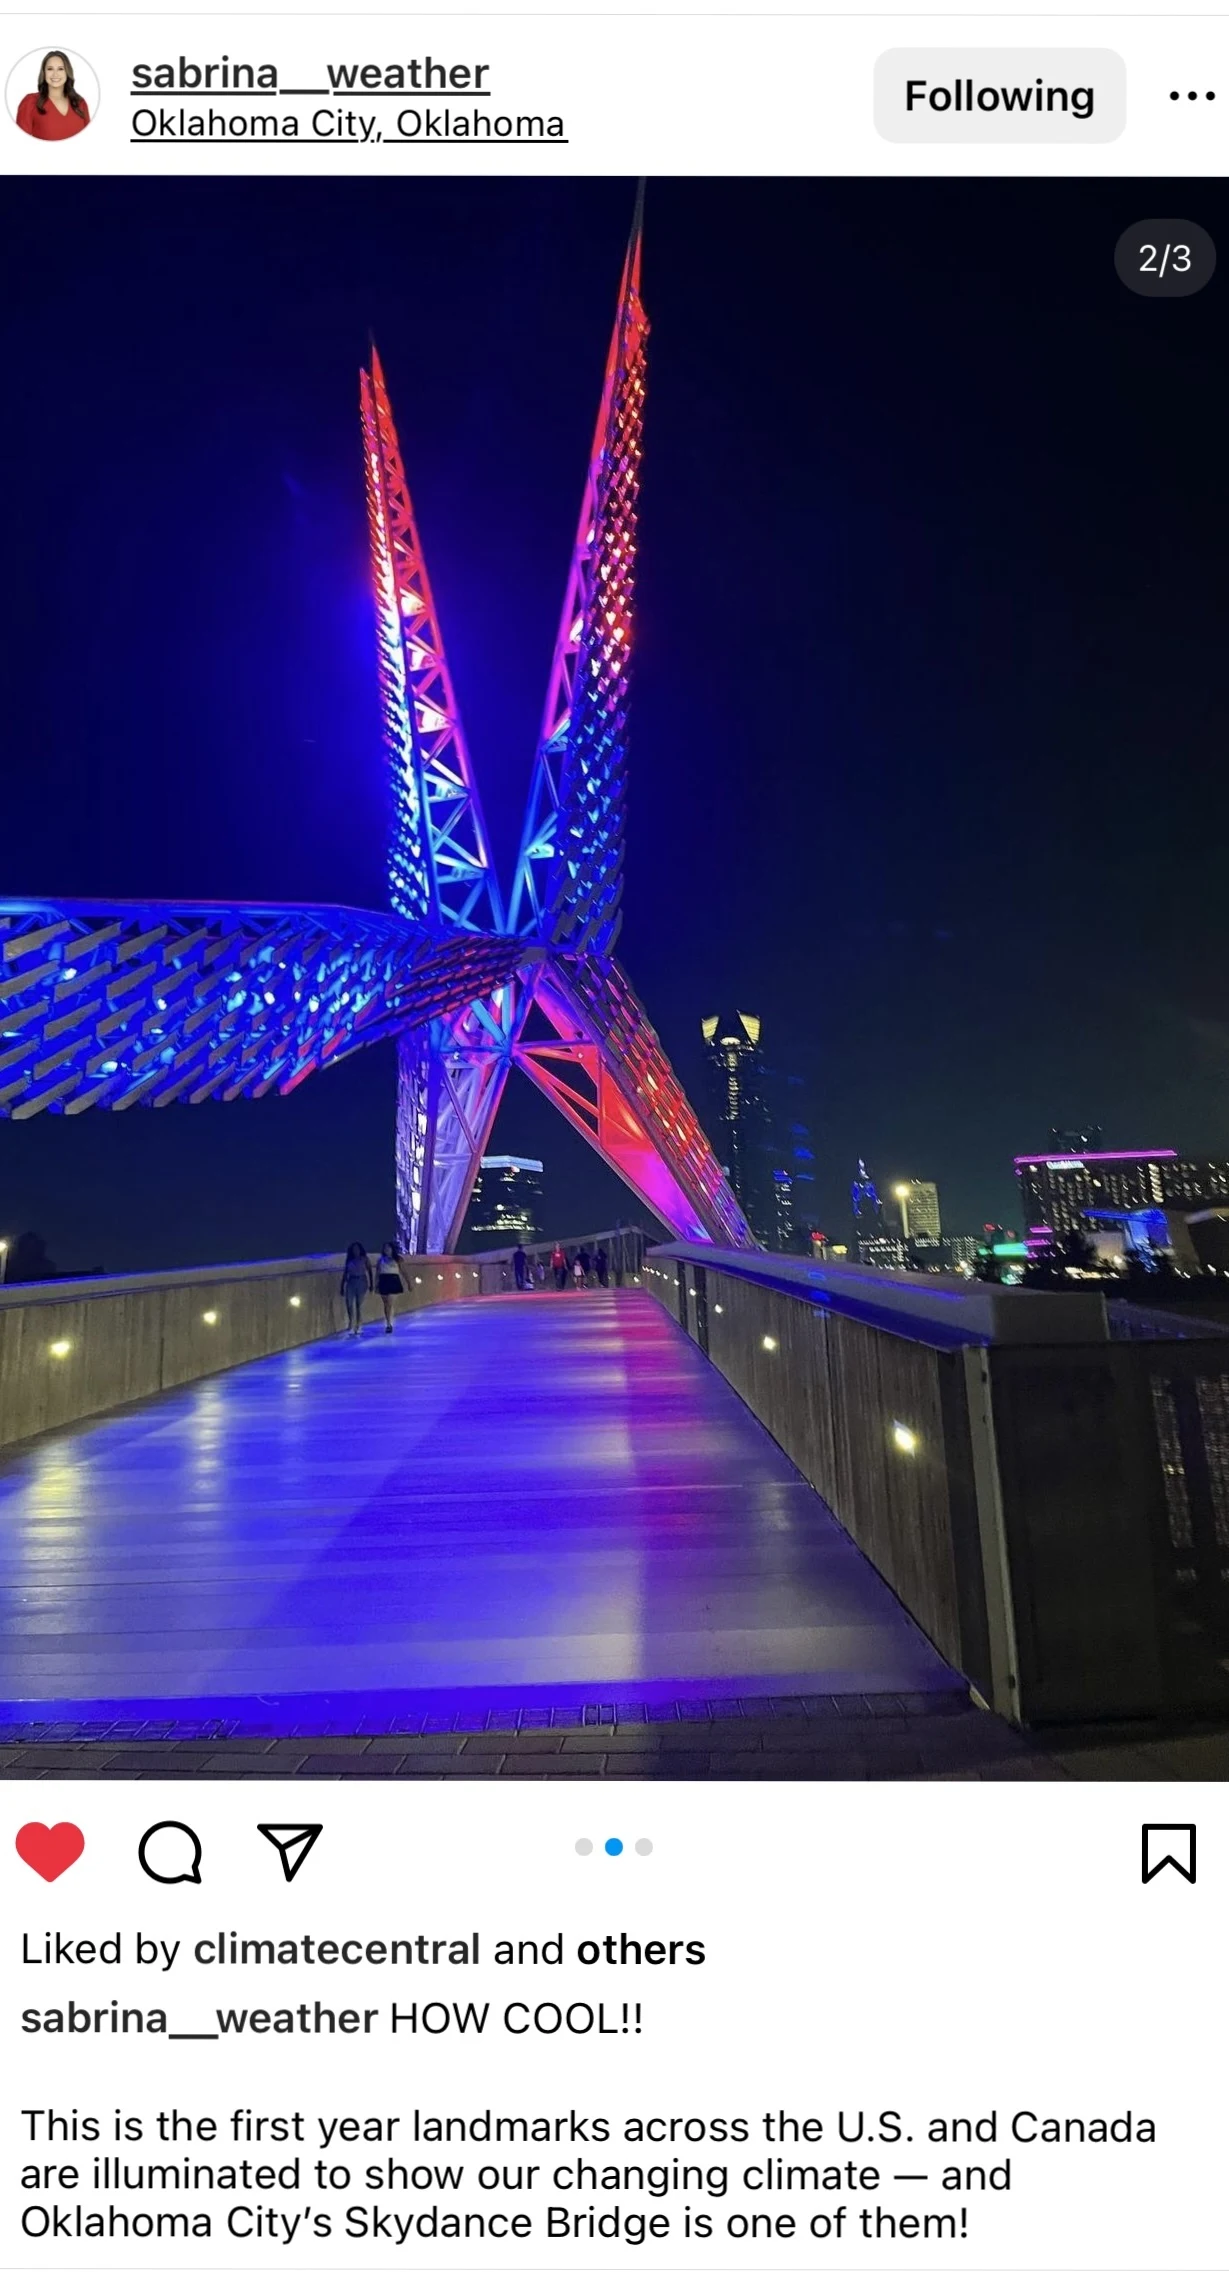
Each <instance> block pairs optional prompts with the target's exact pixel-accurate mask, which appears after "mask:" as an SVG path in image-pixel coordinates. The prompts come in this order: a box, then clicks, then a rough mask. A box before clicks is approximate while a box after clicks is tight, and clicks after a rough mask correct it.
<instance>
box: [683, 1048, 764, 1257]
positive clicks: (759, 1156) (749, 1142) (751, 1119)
mask: <svg viewBox="0 0 1229 2292" xmlns="http://www.w3.org/2000/svg"><path fill="white" fill-rule="evenodd" d="M700 1031H701V1033H702V1034H703V1037H704V1043H705V1051H706V1059H707V1066H708V1083H709V1111H710V1119H711V1124H712V1133H713V1146H714V1149H715V1151H716V1155H717V1159H718V1161H719V1162H720V1163H721V1164H722V1166H723V1168H724V1170H725V1172H726V1175H727V1177H728V1178H729V1181H730V1184H731V1186H732V1187H733V1189H734V1193H735V1196H736V1198H737V1201H738V1203H739V1206H740V1208H741V1210H742V1213H743V1216H744V1217H745V1218H746V1220H747V1222H748V1224H749V1225H750V1227H751V1231H752V1233H753V1234H754V1235H755V1236H756V1239H757V1240H759V1241H763V1242H771V1241H775V1238H776V1225H777V1214H776V1212H777V1205H776V1200H775V1194H774V1188H775V1178H774V1169H773V1155H772V1132H771V1127H770V1123H769V1117H768V1102H767V1097H766V1088H765V1080H766V1078H765V1074H764V1061H763V1058H762V1055H761V1052H760V1022H759V1020H758V1018H755V1017H754V1016H753V1015H752V1014H751V1013H750V1012H748V1011H735V1012H733V1013H732V1014H731V1015H730V1016H728V1017H717V1018H712V1019H701V1021H700Z"/></svg>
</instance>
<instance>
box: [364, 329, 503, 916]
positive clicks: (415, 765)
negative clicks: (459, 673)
mask: <svg viewBox="0 0 1229 2292" xmlns="http://www.w3.org/2000/svg"><path fill="white" fill-rule="evenodd" d="M359 389H360V396H361V403H362V412H363V450H364V455H365V459H366V473H367V518H368V525H369V529H370V535H371V570H372V584H373V587H374V590H375V601H376V625H377V646H378V659H379V676H380V697H381V701H382V703H383V712H384V746H385V750H386V752H387V756H388V762H389V768H390V777H391V782H392V831H391V834H390V837H389V850H388V886H389V900H390V904H391V905H392V907H393V908H394V910H395V911H396V913H397V914H398V915H405V916H408V917H409V919H410V921H411V922H415V923H417V922H427V921H430V922H438V923H443V924H455V925H458V926H460V927H461V928H462V929H464V930H470V931H501V930H502V929H503V902H502V900H501V898H500V894H499V885H498V883H497V881H496V877H495V870H494V868H493V867H492V865H491V856H490V845H489V844H488V842H487V833H486V827H485V825H484V823H483V818H482V806H481V803H480V800H479V796H478V790H477V786H476V784H475V781H474V775H473V771H472V769H471V766H470V761H469V751H468V749H467V748H466V745H465V734H464V732H463V730H462V727H461V717H460V712H459V710H458V708H457V704H456V699H455V697H454V694H453V689H452V678H451V677H450V675H449V673H448V661H447V657H446V655H445V652H444V640H443V637H442V636H441V634H440V625H439V616H438V614H437V612H436V610H435V602H434V599H433V598H432V595H431V582H430V578H429V576H428V573H427V561H426V558H425V557H424V555H423V549H422V543H421V541H420V540H419V537H418V525H417V521H416V519H415V516H414V505H413V502H412V501H411V499H410V489H409V487H408V485H407V484H406V478H405V465H404V463H403V462H402V459H401V447H400V445H399V443H398V440H397V431H396V427H395V425H394V422H393V415H392V408H391V406H390V405H389V402H388V391H387V389H386V387H385V382H384V369H383V367H382V366H381V364H380V359H379V354H378V352H377V351H376V350H375V348H374V346H373V348H372V353H371V367H370V370H364V371H363V373H362V375H361V376H360V381H359Z"/></svg>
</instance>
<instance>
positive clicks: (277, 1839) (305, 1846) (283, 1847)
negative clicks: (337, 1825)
mask: <svg viewBox="0 0 1229 2292" xmlns="http://www.w3.org/2000/svg"><path fill="white" fill-rule="evenodd" d="M256 1828H257V1830H258V1831H259V1832H260V1835H261V1837H262V1838H267V1839H268V1841H269V1844H270V1846H275V1847H276V1848H277V1851H278V1854H279V1856H280V1858H281V1865H282V1876H283V1878H284V1879H285V1880H286V1882H287V1884H289V1882H290V1880H291V1879H292V1878H293V1877H294V1875H295V1872H296V1871H298V1870H301V1869H302V1868H303V1865H304V1863H305V1862H306V1860H307V1857H308V1855H309V1854H310V1853H311V1850H312V1848H313V1846H314V1845H315V1843H316V1840H317V1839H318V1838H319V1836H320V1833H321V1831H322V1830H323V1829H324V1824H323V1823H322V1822H258V1823H257V1825H256Z"/></svg>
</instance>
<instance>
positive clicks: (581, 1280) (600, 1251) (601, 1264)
mask: <svg viewBox="0 0 1229 2292" xmlns="http://www.w3.org/2000/svg"><path fill="white" fill-rule="evenodd" d="M550 1271H551V1274H552V1276H553V1279H554V1283H555V1287H556V1289H566V1288H567V1286H568V1282H569V1280H570V1282H571V1284H572V1287H573V1289H592V1287H593V1284H594V1281H595V1280H596V1282H597V1286H598V1288H599V1289H609V1287H610V1258H609V1255H608V1254H607V1250H606V1244H605V1242H599V1243H598V1245H597V1249H596V1251H595V1252H594V1255H593V1256H592V1257H590V1255H589V1252H588V1250H587V1249H586V1248H585V1247H584V1245H583V1243H582V1245H581V1247H580V1248H579V1249H578V1250H576V1251H575V1252H574V1254H573V1255H572V1256H571V1257H570V1258H569V1256H568V1253H567V1251H566V1250H565V1248H564V1246H563V1243H562V1242H556V1243H555V1246H554V1248H553V1250H552V1251H551V1253H550ZM512 1275H513V1279H514V1280H515V1282H516V1286H517V1288H518V1289H543V1288H545V1286H546V1267H545V1265H544V1264H543V1262H542V1259H541V1258H540V1257H539V1258H535V1259H534V1260H533V1263H532V1264H531V1263H530V1259H529V1252H528V1250H527V1249H526V1248H525V1245H524V1243H523V1242H518V1243H517V1245H516V1248H515V1249H514V1250H513V1252H512Z"/></svg>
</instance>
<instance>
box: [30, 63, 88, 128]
mask: <svg viewBox="0 0 1229 2292" xmlns="http://www.w3.org/2000/svg"><path fill="white" fill-rule="evenodd" d="M89 124H90V107H89V105H88V104H87V102H86V100H85V97H84V96H79V95H78V93H77V90H76V88H75V87H74V86H73V67H72V65H71V64H70V63H69V60H68V58H67V56H66V55H63V54H62V53H61V51H60V49H58V48H53V49H52V50H51V53H50V55H47V56H44V57H43V60H42V63H41V64H40V65H39V68H38V94H37V95H28V96H23V97H22V99H21V102H20V103H19V104H18V106H17V125H18V127H20V128H23V129H24V131H25V133H26V134H27V135H33V136H36V137H37V139H38V141H39V142H40V143H62V142H63V140H64V138H65V136H66V135H80V133H81V130H82V128H83V127H88V126H89Z"/></svg>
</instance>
